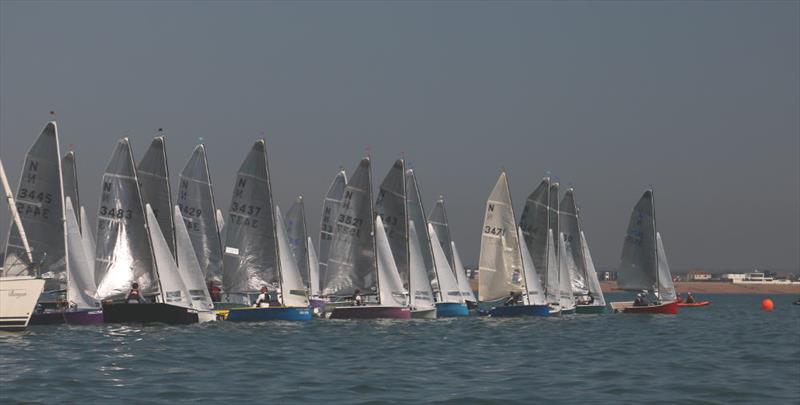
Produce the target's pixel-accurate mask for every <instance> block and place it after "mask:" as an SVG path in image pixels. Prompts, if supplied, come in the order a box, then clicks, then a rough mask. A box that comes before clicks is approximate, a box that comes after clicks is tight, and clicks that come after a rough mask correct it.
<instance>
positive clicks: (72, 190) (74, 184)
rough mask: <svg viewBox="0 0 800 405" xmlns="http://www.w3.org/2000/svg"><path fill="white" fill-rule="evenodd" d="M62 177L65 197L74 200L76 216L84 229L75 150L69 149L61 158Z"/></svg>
mask: <svg viewBox="0 0 800 405" xmlns="http://www.w3.org/2000/svg"><path fill="white" fill-rule="evenodd" d="M61 177H62V178H63V183H64V197H65V198H66V197H69V198H70V199H71V200H72V207H73V208H74V209H75V217H76V218H78V228H79V229H81V230H82V225H81V213H80V212H79V211H78V209H79V208H80V206H81V200H80V197H79V193H78V168H77V166H76V165H75V152H73V151H69V152H67V154H66V155H64V158H62V159H61Z"/></svg>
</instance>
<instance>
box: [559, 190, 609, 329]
mask: <svg viewBox="0 0 800 405" xmlns="http://www.w3.org/2000/svg"><path fill="white" fill-rule="evenodd" d="M560 208H561V212H560V216H561V218H560V224H561V232H562V234H563V239H562V240H561V242H562V243H563V244H564V245H565V250H566V253H567V255H566V257H567V262H568V266H569V267H570V269H571V270H572V271H571V276H572V283H571V287H572V293H573V295H575V299H576V307H575V312H577V313H579V314H596V313H602V312H605V309H606V301H605V297H604V296H603V291H602V290H601V289H600V282H599V280H598V278H597V271H595V268H594V263H592V256H591V253H590V252H589V246H588V244H587V243H586V237H585V236H584V234H583V229H582V225H581V220H580V216H579V211H578V206H577V204H576V202H575V190H574V189H572V188H569V189H567V191H566V192H565V193H564V197H563V198H562V199H561V204H560Z"/></svg>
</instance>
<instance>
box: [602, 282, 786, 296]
mask: <svg viewBox="0 0 800 405" xmlns="http://www.w3.org/2000/svg"><path fill="white" fill-rule="evenodd" d="M600 288H602V289H603V292H604V293H608V292H623V291H624V290H620V289H618V288H617V282H616V281H601V282H600ZM675 290H677V292H678V293H679V294H685V293H686V292H691V293H693V294H798V295H800V284H793V285H781V284H734V283H730V282H723V281H676V282H675Z"/></svg>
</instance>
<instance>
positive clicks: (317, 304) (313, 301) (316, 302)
mask: <svg viewBox="0 0 800 405" xmlns="http://www.w3.org/2000/svg"><path fill="white" fill-rule="evenodd" d="M327 303H328V301H327V300H323V299H321V298H313V297H312V298H309V299H308V304H309V306H310V307H311V308H312V309H315V308H323V307H325V304H327Z"/></svg>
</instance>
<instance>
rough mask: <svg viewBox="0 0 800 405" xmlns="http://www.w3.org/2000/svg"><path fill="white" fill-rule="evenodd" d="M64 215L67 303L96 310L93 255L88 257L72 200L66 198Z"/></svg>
mask: <svg viewBox="0 0 800 405" xmlns="http://www.w3.org/2000/svg"><path fill="white" fill-rule="evenodd" d="M64 214H65V215H66V223H67V251H68V252H69V255H68V260H69V263H68V265H67V302H68V303H69V304H70V306H74V307H75V308H78V309H85V308H97V307H98V306H99V302H97V300H96V299H95V298H94V296H95V293H96V292H97V286H96V285H95V284H94V266H93V265H92V264H91V263H93V262H94V255H90V254H89V253H90V252H88V251H87V247H86V245H85V244H84V240H83V237H82V236H81V230H80V228H79V227H78V219H77V218H75V208H73V207H72V199H71V198H70V197H69V196H67V197H66V201H65V209H64Z"/></svg>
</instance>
